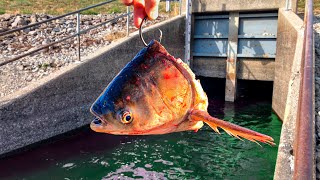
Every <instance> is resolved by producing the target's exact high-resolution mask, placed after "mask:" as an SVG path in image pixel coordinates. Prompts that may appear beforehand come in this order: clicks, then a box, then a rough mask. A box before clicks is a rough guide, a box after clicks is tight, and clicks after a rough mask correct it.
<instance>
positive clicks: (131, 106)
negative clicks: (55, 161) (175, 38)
mask: <svg viewBox="0 0 320 180" xmlns="http://www.w3.org/2000/svg"><path fill="white" fill-rule="evenodd" d="M207 108H208V98H207V95H206V93H205V92H204V90H203V89H202V86H201V84H200V81H199V80H197V79H196V76H195V74H194V73H193V72H192V70H191V69H190V67H189V66H188V65H187V64H186V63H184V62H183V61H182V60H181V59H179V58H175V57H173V56H172V55H170V54H169V53H168V52H167V50H166V49H165V48H164V46H162V45H161V44H160V43H159V42H158V41H156V40H152V41H151V42H150V43H149V44H148V46H147V47H144V48H143V49H142V50H141V51H140V52H139V53H138V54H137V55H136V56H135V57H134V58H133V59H132V60H131V61H130V62H129V63H128V64H127V65H126V66H125V67H124V68H123V69H122V70H121V71H120V72H119V73H118V74H117V75H116V76H115V77H114V79H113V80H112V81H111V82H110V83H109V85H108V86H107V87H106V88H105V90H104V91H103V92H102V93H101V94H100V96H99V97H98V98H97V99H96V100H95V102H94V103H93V104H92V106H91V108H90V111H91V113H92V114H93V115H94V116H95V117H96V118H95V119H94V120H93V121H92V122H91V123H90V128H91V129H92V130H93V131H95V132H100V133H108V134H114V135H158V134H167V133H174V132H180V131H195V132H197V131H198V130H199V129H200V128H201V127H202V126H203V125H204V124H207V125H209V126H210V127H211V128H212V129H213V130H214V131H215V132H217V133H219V134H220V131H219V128H221V129H223V130H224V131H225V132H227V133H228V134H229V135H231V136H234V137H236V138H238V139H241V138H244V139H247V140H249V141H253V142H256V143H258V142H262V143H265V144H269V145H275V143H274V140H273V138H272V137H270V136H267V135H264V134H261V133H258V132H255V131H253V130H250V129H247V128H244V127H241V126H238V125H236V124H233V123H230V122H227V121H223V120H220V119H218V118H215V117H212V116H211V115H210V114H209V113H208V112H207Z"/></svg>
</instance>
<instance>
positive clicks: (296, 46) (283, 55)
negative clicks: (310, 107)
mask: <svg viewBox="0 0 320 180" xmlns="http://www.w3.org/2000/svg"><path fill="white" fill-rule="evenodd" d="M303 37H304V28H303V21H302V20H301V19H300V18H299V17H298V16H297V15H296V14H295V13H293V12H292V11H285V10H284V9H280V10H279V19H278V35H277V38H278V39H277V58H276V61H275V80H274V89H273V99H272V108H273V110H274V111H275V112H276V113H277V114H278V116H279V117H280V118H281V119H282V120H283V125H282V130H281V136H280V144H279V149H278V157H277V163H276V169H275V174H274V179H275V180H285V179H292V178H293V170H294V156H293V154H294V152H293V146H294V145H293V144H294V136H295V127H296V119H297V112H298V99H299V90H300V83H301V74H300V69H301V58H302V51H303Z"/></svg>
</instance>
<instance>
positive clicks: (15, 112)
mask: <svg viewBox="0 0 320 180" xmlns="http://www.w3.org/2000/svg"><path fill="white" fill-rule="evenodd" d="M184 23H185V21H184V17H178V18H174V19H172V20H170V21H167V22H163V23H160V24H159V25H157V26H155V27H152V28H148V32H147V33H144V37H145V40H146V41H150V40H151V39H152V38H154V37H155V38H158V36H159V32H158V28H160V29H161V30H162V31H163V36H164V38H163V42H162V44H163V45H164V46H165V47H166V48H167V50H168V52H169V53H171V54H172V55H174V56H176V57H184V48H183V47H184V26H185V25H184ZM146 30H147V29H146ZM131 36H132V37H130V38H128V39H124V40H120V41H119V42H117V43H115V44H113V45H111V46H108V47H106V48H104V49H101V50H100V51H99V52H96V53H95V54H94V55H93V56H92V57H90V58H87V60H85V61H84V62H83V63H81V64H77V65H72V66H69V67H66V68H64V69H63V70H61V71H59V72H57V73H55V74H52V75H50V77H47V78H45V79H43V80H41V81H40V82H37V83H33V84H31V85H30V86H28V87H26V88H24V89H22V90H21V91H19V92H16V93H14V94H12V95H10V96H7V97H5V98H4V99H1V100H0V129H1V131H0V156H5V155H8V152H11V151H13V150H16V149H19V148H21V147H24V146H27V145H30V144H33V143H36V142H39V141H41V140H44V139H48V138H50V137H53V136H56V135H58V134H61V133H64V132H67V131H70V130H73V129H76V128H78V127H81V126H84V125H87V124H89V123H90V122H91V121H92V119H93V116H92V115H91V114H90V112H89V108H90V106H91V104H92V103H93V102H94V101H95V99H96V98H97V97H98V96H99V94H100V93H101V92H102V91H103V89H104V88H105V87H106V86H107V85H108V83H109V82H110V81H111V80H112V78H113V77H114V76H115V75H116V74H117V73H118V72H119V71H120V70H121V69H122V68H123V67H124V65H125V64H126V63H127V62H129V61H130V60H131V59H132V58H133V57H134V56H135V55H136V53H137V52H138V51H139V50H140V49H141V48H142V47H143V45H142V43H141V40H140V39H139V36H138V35H137V33H135V34H134V35H131ZM6 153H7V154H6Z"/></svg>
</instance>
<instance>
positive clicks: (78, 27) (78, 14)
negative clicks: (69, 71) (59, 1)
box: [77, 13, 81, 61]
mask: <svg viewBox="0 0 320 180" xmlns="http://www.w3.org/2000/svg"><path fill="white" fill-rule="evenodd" d="M79 32H80V13H77V40H78V54H77V55H78V61H81V53H80V33H79Z"/></svg>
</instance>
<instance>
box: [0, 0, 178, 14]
mask: <svg viewBox="0 0 320 180" xmlns="http://www.w3.org/2000/svg"><path fill="white" fill-rule="evenodd" d="M101 2H105V1H104V0H77V1H75V0H0V14H1V13H2V14H4V13H10V14H18V13H20V14H32V13H45V14H51V15H61V14H65V13H68V12H72V11H75V10H78V9H81V8H84V7H88V6H90V5H94V4H98V3H101ZM171 7H172V8H171V9H172V11H171V12H170V14H173V13H174V14H177V12H178V10H179V4H178V3H177V2H171ZM131 10H132V8H131ZM159 10H160V12H161V13H164V12H165V2H160V7H159ZM121 12H126V6H125V5H123V4H122V3H121V1H120V0H116V1H114V2H112V3H109V4H106V5H103V6H99V7H96V8H92V9H89V10H87V11H83V12H82V13H81V14H110V13H121Z"/></svg>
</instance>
